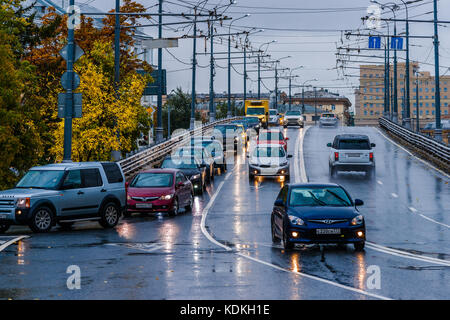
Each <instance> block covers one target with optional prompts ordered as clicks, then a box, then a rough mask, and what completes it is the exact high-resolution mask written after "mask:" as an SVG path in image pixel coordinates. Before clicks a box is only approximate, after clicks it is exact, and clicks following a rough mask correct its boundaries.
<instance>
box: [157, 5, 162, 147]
mask: <svg viewBox="0 0 450 320" xmlns="http://www.w3.org/2000/svg"><path fill="white" fill-rule="evenodd" d="M162 3H163V0H159V5H158V13H159V19H158V37H159V39H161V38H162ZM158 83H159V86H158V101H157V109H156V142H161V141H162V140H163V127H162V48H158Z"/></svg>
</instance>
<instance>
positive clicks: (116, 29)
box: [111, 0, 121, 161]
mask: <svg viewBox="0 0 450 320" xmlns="http://www.w3.org/2000/svg"><path fill="white" fill-rule="evenodd" d="M119 12H120V0H116V8H115V13H119ZM119 83H120V15H119V14H116V16H115V25H114V90H115V95H116V99H117V100H119ZM114 125H115V127H116V139H117V142H120V133H119V128H117V119H114ZM120 156H121V155H120V151H118V150H113V151H112V152H111V157H112V159H114V160H116V161H117V160H119V159H120Z"/></svg>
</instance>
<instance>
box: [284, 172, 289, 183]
mask: <svg viewBox="0 0 450 320" xmlns="http://www.w3.org/2000/svg"><path fill="white" fill-rule="evenodd" d="M284 180H285V181H286V182H290V181H291V175H290V174H288V175H287V176H285V178H284Z"/></svg>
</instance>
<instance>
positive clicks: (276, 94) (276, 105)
mask: <svg viewBox="0 0 450 320" xmlns="http://www.w3.org/2000/svg"><path fill="white" fill-rule="evenodd" d="M275 109H277V110H278V69H277V64H275Z"/></svg>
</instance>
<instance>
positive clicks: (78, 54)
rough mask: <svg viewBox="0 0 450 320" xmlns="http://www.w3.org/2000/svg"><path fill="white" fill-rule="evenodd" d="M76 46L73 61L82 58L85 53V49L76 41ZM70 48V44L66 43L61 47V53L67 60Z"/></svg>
mask: <svg viewBox="0 0 450 320" xmlns="http://www.w3.org/2000/svg"><path fill="white" fill-rule="evenodd" d="M74 46H75V55H74V57H73V59H74V60H73V62H75V61H77V60H78V59H80V57H81V56H82V55H83V54H84V51H83V49H81V48H80V47H79V46H78V45H77V44H76V43H75V44H74ZM68 49H69V45H68V44H66V45H65V46H64V48H62V49H61V51H59V54H60V55H61V57H63V59H64V60H66V61H67V59H68V56H69V55H68V52H67V51H68Z"/></svg>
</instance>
